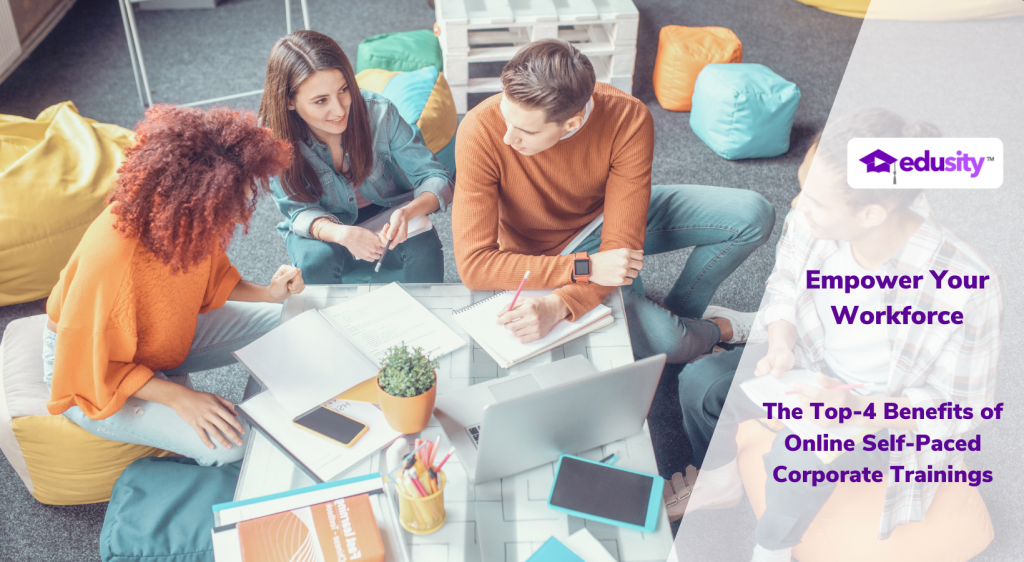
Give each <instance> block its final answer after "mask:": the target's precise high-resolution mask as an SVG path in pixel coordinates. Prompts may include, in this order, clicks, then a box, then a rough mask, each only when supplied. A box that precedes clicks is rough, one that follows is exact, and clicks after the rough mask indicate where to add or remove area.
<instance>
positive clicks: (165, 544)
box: [100, 457, 242, 562]
mask: <svg viewBox="0 0 1024 562" xmlns="http://www.w3.org/2000/svg"><path fill="white" fill-rule="evenodd" d="M241 465H242V463H241V462H237V463H234V464H228V465H225V466H220V467H214V466H199V465H197V464H196V462H195V461H194V460H192V459H186V458H182V457H166V458H155V457H148V458H144V459H140V460H137V461H135V462H133V463H132V464H130V465H129V466H128V468H126V469H125V470H124V472H123V473H122V474H121V477H120V478H118V480H117V483H115V484H114V491H113V493H112V494H111V496H110V505H109V506H107V514H106V516H105V517H104V518H103V530H102V531H100V557H101V559H102V560H103V562H214V558H213V539H212V538H211V535H210V530H211V529H213V509H212V507H213V506H214V505H215V504H218V503H224V502H229V501H232V499H233V497H234V495H235V486H236V485H237V484H238V472H239V469H240V468H241Z"/></svg>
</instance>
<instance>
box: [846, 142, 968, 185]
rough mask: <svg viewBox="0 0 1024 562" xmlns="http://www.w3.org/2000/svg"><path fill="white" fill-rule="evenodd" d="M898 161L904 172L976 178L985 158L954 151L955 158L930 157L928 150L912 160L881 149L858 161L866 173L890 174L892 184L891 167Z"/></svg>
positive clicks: (894, 173) (894, 178)
mask: <svg viewBox="0 0 1024 562" xmlns="http://www.w3.org/2000/svg"><path fill="white" fill-rule="evenodd" d="M897 160H899V169H900V170H903V171H904V172H915V171H916V172H970V174H971V177H972V178H976V177H978V174H980V173H981V167H982V165H983V164H984V163H985V160H986V158H985V157H984V156H979V157H977V158H974V157H972V156H971V155H970V154H967V153H966V152H964V151H962V150H958V151H956V156H932V155H931V151H930V150H925V151H924V155H923V156H919V157H917V158H913V157H911V156H904V157H903V158H896V157H894V156H892V155H891V154H888V153H886V152H885V151H883V150H882V149H878V150H875V151H874V152H871V153H870V154H868V155H867V156H864V157H863V158H861V159H860V161H861V162H863V163H864V164H866V165H867V171H868V173H870V172H878V173H885V174H888V173H890V172H892V175H893V179H892V181H893V183H896V170H895V169H894V168H893V167H892V165H893V164H895V163H896V161H897Z"/></svg>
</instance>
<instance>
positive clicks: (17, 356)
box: [0, 315, 172, 505]
mask: <svg viewBox="0 0 1024 562" xmlns="http://www.w3.org/2000/svg"><path fill="white" fill-rule="evenodd" d="M45 325H46V316H45V315H40V316H32V317H30V318H22V319H19V320H15V321H13V322H11V323H10V324H8V325H7V329H6V330H5V331H4V336H3V341H2V342H0V451H3V455H4V457H6V458H7V461H8V462H10V463H11V466H13V467H14V471H15V472H16V473H17V474H18V476H20V477H21V480H22V481H23V482H24V483H25V487H26V488H28V491H29V493H31V494H32V496H34V497H35V498H36V499H37V500H39V501H40V502H41V503H45V504H50V505H78V504H85V503H99V502H105V501H108V500H110V492H111V490H112V489H113V487H114V481H116V480H117V478H118V477H119V476H121V472H122V471H124V469H125V467H127V466H128V465H129V464H131V463H132V462H133V461H135V460H136V459H139V458H142V457H165V456H169V455H171V454H172V453H169V452H167V451H163V450H161V449H156V448H153V447H144V446H142V445H130V444H128V443H118V442H116V441H107V440H106V439H100V438H99V437H96V436H95V435H93V434H91V433H89V432H88V431H86V430H84V429H82V428H80V427H78V426H77V425H76V424H75V423H74V422H72V421H71V420H69V419H67V418H65V417H64V416H51V415H50V414H49V413H48V412H47V411H46V401H47V400H49V398H50V393H49V391H48V390H47V388H46V384H45V383H44V382H43V358H42V353H43V336H42V334H43V326H45Z"/></svg>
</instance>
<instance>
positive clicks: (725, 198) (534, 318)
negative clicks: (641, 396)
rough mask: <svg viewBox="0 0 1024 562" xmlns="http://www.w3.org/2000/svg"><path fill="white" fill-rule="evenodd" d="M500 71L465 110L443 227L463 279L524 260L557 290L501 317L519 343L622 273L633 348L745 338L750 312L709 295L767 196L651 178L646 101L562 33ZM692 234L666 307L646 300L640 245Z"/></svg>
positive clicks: (594, 297) (514, 283)
mask: <svg viewBox="0 0 1024 562" xmlns="http://www.w3.org/2000/svg"><path fill="white" fill-rule="evenodd" d="M501 80H502V86H503V87H504V92H503V93H501V94H497V95H495V96H493V97H491V98H489V99H487V100H485V101H484V102H483V103H481V104H480V105H479V106H477V107H476V108H474V109H473V110H472V111H470V112H468V113H467V114H466V116H465V118H464V119H463V121H462V124H461V125H460V127H459V135H458V140H457V144H456V147H455V159H456V167H457V169H458V171H459V173H458V177H457V180H456V188H455V201H454V207H453V211H452V227H453V231H454V239H455V259H456V264H457V265H458V269H459V275H460V276H461V278H462V281H463V283H465V284H466V286H467V287H470V288H472V289H479V290H498V289H515V288H516V287H518V285H519V283H520V281H521V280H522V279H523V276H524V274H525V273H526V272H527V271H529V272H530V277H529V280H528V281H527V288H530V289H556V290H555V291H554V292H553V293H551V294H550V295H548V296H547V297H543V298H525V299H520V300H519V301H518V302H517V306H516V309H515V310H514V311H510V312H507V313H505V314H504V315H502V316H500V317H499V319H498V320H499V321H500V322H502V323H504V324H505V327H506V328H507V329H509V330H510V331H512V332H513V333H514V334H515V335H516V336H517V337H519V339H520V341H523V342H529V341H534V340H537V339H539V338H541V337H544V336H545V335H546V334H547V333H548V332H549V331H550V330H551V328H552V327H553V326H554V325H555V324H556V323H557V322H558V321H560V320H562V319H563V318H565V319H568V320H570V321H571V320H575V319H576V318H578V317H579V316H580V315H582V314H584V313H586V312H587V311H589V310H591V309H592V308H593V307H595V306H597V304H599V303H600V302H601V301H602V300H603V299H604V298H605V297H606V296H607V295H608V294H609V293H611V291H612V290H613V289H614V288H615V287H617V286H621V285H631V284H633V282H634V279H635V280H636V281H637V283H636V287H634V288H635V289H636V290H632V291H630V290H627V291H625V292H624V296H625V297H626V301H627V302H626V313H627V317H628V320H629V328H630V337H631V338H632V342H633V350H634V353H635V354H636V355H637V356H639V357H646V356H649V355H653V354H656V353H666V354H668V356H669V361H670V362H677V363H681V362H687V361H690V360H692V359H694V358H696V357H697V356H699V355H700V354H702V353H707V352H708V351H710V350H711V348H712V347H713V346H714V345H715V344H716V343H718V342H720V341H721V342H728V343H738V342H741V341H744V339H745V337H746V334H747V333H748V332H749V328H750V324H751V323H752V322H753V314H742V313H738V312H735V311H731V310H728V309H725V308H721V307H709V306H708V303H709V302H710V300H711V297H712V295H714V292H715V289H717V288H718V285H719V284H720V283H721V282H722V281H723V280H724V279H725V278H726V277H728V276H729V274H730V273H732V272H733V271H734V270H735V269H736V267H738V266H739V264H740V263H742V262H743V260H744V259H746V257H747V256H748V255H750V253H751V252H753V251H754V250H755V249H756V248H757V247H758V246H760V245H761V244H764V243H765V242H766V241H767V240H768V236H769V235H770V234H771V229H772V226H773V224H774V221H775V212H774V210H773V209H772V206H771V204H770V203H768V201H766V200H765V199H764V197H762V196H761V195H759V194H757V193H754V192H751V191H746V190H740V189H727V188H720V187H706V186H691V185H680V186H655V187H653V188H652V187H651V163H652V161H653V159H654V123H653V120H652V118H651V114H650V112H649V111H648V110H647V107H646V106H644V105H643V103H641V102H640V101H639V100H637V99H636V98H634V97H632V96H630V95H628V94H625V93H623V92H621V91H620V90H618V89H616V88H614V87H612V86H609V85H607V84H597V83H596V80H595V74H594V69H593V66H592V65H591V63H590V61H589V60H588V59H587V57H586V56H585V55H583V54H582V53H580V52H579V51H578V50H577V49H576V48H575V47H573V46H572V45H570V44H569V43H566V42H563V41H559V40H554V39H551V40H543V41H537V42H535V43H532V44H530V45H528V46H526V47H524V48H523V49H521V50H520V51H519V53H518V54H516V56H515V57H514V58H513V59H512V60H511V61H509V63H508V64H507V65H506V66H505V69H504V70H503V71H502V74H501ZM595 225H597V226H596V228H590V227H593V226H595ZM690 246H695V248H694V250H693V253H692V254H691V255H690V258H689V259H688V260H687V262H686V266H685V267H684V268H683V271H682V273H681V274H680V276H679V278H678V279H677V280H676V283H675V286H674V287H673V288H672V290H671V292H670V293H669V294H668V296H667V297H666V299H665V308H662V307H660V306H658V305H656V304H654V303H653V302H651V301H649V300H647V299H646V298H644V297H643V289H642V286H641V284H640V279H639V277H638V276H639V273H640V270H641V269H642V268H643V256H644V255H645V254H647V255H650V254H657V253H661V252H669V251H672V250H677V249H680V248H685V247H690ZM666 308H667V309H668V310H666ZM702 317H704V318H702Z"/></svg>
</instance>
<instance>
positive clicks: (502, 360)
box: [452, 289, 612, 367]
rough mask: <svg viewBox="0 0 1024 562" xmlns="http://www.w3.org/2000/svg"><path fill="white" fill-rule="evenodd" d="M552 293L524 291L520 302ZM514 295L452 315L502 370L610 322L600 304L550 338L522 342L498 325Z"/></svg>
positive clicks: (500, 295)
mask: <svg viewBox="0 0 1024 562" xmlns="http://www.w3.org/2000/svg"><path fill="white" fill-rule="evenodd" d="M551 292H552V290H551V289H543V290H532V291H523V292H522V293H520V295H519V299H520V300H522V299H525V298H529V297H543V296H546V295H549V294H551ZM514 296H515V291H505V292H503V293H498V294H497V295H494V296H493V297H491V298H490V299H487V300H485V301H481V302H479V303H476V304H474V305H471V306H469V307H466V308H464V309H461V310H457V311H455V312H453V313H452V315H453V317H454V318H455V321H456V322H458V323H459V325H461V326H462V327H463V328H465V330H466V332H467V333H468V334H469V335H470V336H471V337H472V338H473V339H474V340H476V342H477V343H478V344H479V345H480V347H482V348H484V350H485V351H487V353H489V354H490V355H491V357H493V358H494V360H495V361H496V362H497V363H498V365H501V366H502V367H508V366H509V365H511V364H513V363H515V362H517V361H519V360H520V359H523V358H526V357H529V356H531V355H533V354H535V353H537V352H539V351H541V350H542V349H545V348H548V347H550V346H552V345H554V344H556V343H559V342H560V341H561V340H563V339H565V338H570V336H572V335H573V334H574V333H577V332H581V331H583V330H584V328H586V327H587V326H589V325H591V324H594V323H595V322H598V321H600V320H601V319H602V318H603V317H608V319H609V320H610V319H611V316H610V315H611V312H612V309H610V308H608V307H607V306H605V305H603V304H599V305H597V306H596V307H594V309H593V310H591V311H590V312H588V313H586V314H584V315H583V316H580V317H579V318H577V319H576V321H575V322H569V321H567V320H562V321H560V322H558V323H557V324H555V326H554V328H552V329H551V331H550V332H549V333H548V335H546V336H544V337H543V338H541V339H539V340H537V341H534V342H530V343H519V339H518V338H516V336H515V335H513V334H512V332H510V331H509V330H507V329H505V327H504V326H502V325H500V324H498V312H499V311H501V310H502V309H503V308H505V307H506V306H508V305H509V304H511V302H512V298H513V297H514ZM570 339H571V338H570ZM563 343H564V342H563Z"/></svg>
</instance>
